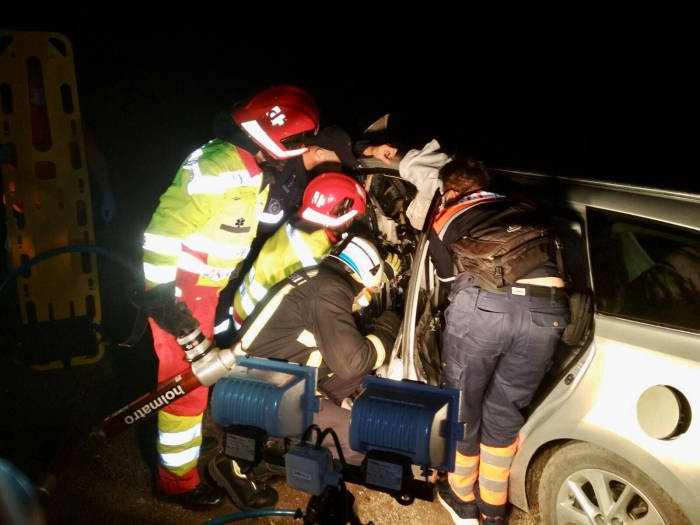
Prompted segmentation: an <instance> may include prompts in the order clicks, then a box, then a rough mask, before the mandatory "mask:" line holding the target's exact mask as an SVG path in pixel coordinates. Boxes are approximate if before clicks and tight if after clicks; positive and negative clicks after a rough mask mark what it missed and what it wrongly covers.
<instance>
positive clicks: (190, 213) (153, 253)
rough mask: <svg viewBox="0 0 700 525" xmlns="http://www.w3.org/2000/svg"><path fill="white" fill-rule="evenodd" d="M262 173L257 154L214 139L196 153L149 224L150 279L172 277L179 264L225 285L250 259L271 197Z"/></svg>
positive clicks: (202, 280) (205, 281)
mask: <svg viewBox="0 0 700 525" xmlns="http://www.w3.org/2000/svg"><path fill="white" fill-rule="evenodd" d="M262 184H263V175H262V173H261V170H260V168H259V167H258V166H257V164H256V163H255V161H254V159H253V157H252V156H251V155H250V154H249V153H247V152H245V151H243V150H239V149H238V148H237V147H236V146H234V145H232V144H229V143H228V142H223V141H221V140H218V139H216V140H212V141H210V142H208V143H207V144H205V145H204V146H202V147H201V148H199V149H197V150H196V151H195V152H194V153H192V154H191V155H190V156H189V157H188V158H187V160H185V162H184V164H183V165H182V166H181V167H180V169H179V170H178V172H177V175H176V176H175V180H174V181H173V183H172V184H171V186H170V187H169V188H168V189H167V190H166V192H165V193H164V194H163V195H162V196H161V198H160V204H159V205H158V208H157V209H156V211H155V213H154V214H153V217H152V218H151V222H150V224H149V225H148V228H147V229H146V233H145V235H144V237H145V239H144V245H143V252H144V254H143V266H144V275H145V277H146V283H147V284H148V285H149V286H155V285H157V284H161V283H167V282H172V281H174V280H175V275H176V273H177V270H178V268H179V269H181V270H184V271H186V272H190V273H194V274H196V275H198V276H199V278H198V280H197V284H198V285H201V286H213V287H218V288H224V287H225V286H226V283H228V279H229V276H230V275H231V273H232V272H234V270H236V268H237V267H238V266H239V264H240V263H241V262H242V261H243V259H245V257H246V255H248V252H249V251H250V245H251V244H252V242H253V239H254V238H255V234H256V231H257V228H258V217H259V215H260V213H261V212H262V210H263V208H264V207H265V203H266V202H267V194H268V187H267V186H266V187H265V188H264V189H263V190H262V191H261V187H262Z"/></svg>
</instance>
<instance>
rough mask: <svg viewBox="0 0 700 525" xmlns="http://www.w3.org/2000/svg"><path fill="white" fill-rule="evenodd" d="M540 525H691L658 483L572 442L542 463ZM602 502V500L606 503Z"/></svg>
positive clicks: (593, 448)
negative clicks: (545, 462) (569, 524)
mask: <svg viewBox="0 0 700 525" xmlns="http://www.w3.org/2000/svg"><path fill="white" fill-rule="evenodd" d="M538 500H539V510H540V517H541V520H542V523H543V525H565V524H568V523H573V524H576V525H580V524H585V523H590V524H592V525H598V524H612V525H630V524H632V523H636V522H637V521H636V520H640V519H642V518H644V517H647V518H651V519H648V520H645V521H644V523H647V522H648V523H649V525H662V524H664V525H690V521H688V519H687V518H686V517H685V515H684V514H683V512H682V511H681V510H680V508H679V507H678V505H677V504H676V503H675V502H674V501H673V500H672V499H671V498H670V496H669V495H668V494H666V493H665V492H664V491H663V489H662V488H661V487H659V485H657V484H656V483H655V482H654V481H652V480H651V479H650V478H649V477H648V476H647V475H646V474H644V473H643V472H641V471H640V470H639V469H638V468H636V467H635V466H634V465H632V463H630V462H629V461H627V460H625V459H622V458H621V457H619V456H617V455H616V454H614V453H612V452H610V451H609V450H606V449H604V448H602V447H599V446H597V445H593V444H591V443H582V442H572V443H569V444H567V445H564V446H563V447H562V448H560V449H559V450H557V451H556V452H555V453H554V454H553V455H552V457H551V458H550V459H549V461H547V464H546V465H545V467H544V470H543V472H542V478H541V480H540V483H539V494H538ZM606 500H607V501H606Z"/></svg>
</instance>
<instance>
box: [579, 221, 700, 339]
mask: <svg viewBox="0 0 700 525" xmlns="http://www.w3.org/2000/svg"><path fill="white" fill-rule="evenodd" d="M588 230H589V240H590V253H591V263H592V268H593V284H594V288H595V295H596V309H597V310H598V311H599V312H602V313H608V314H616V315H619V316H621V317H628V318H632V319H636V320H640V321H646V322H651V323H654V324H660V325H666V326H671V327H676V328H683V329H691V330H700V235H698V233H697V232H693V231H691V230H686V229H684V228H680V227H674V226H669V225H667V224H662V223H658V222H654V221H650V220H644V219H639V218H637V217H631V216H628V215H624V214H620V213H613V212H605V211H598V210H589V211H588Z"/></svg>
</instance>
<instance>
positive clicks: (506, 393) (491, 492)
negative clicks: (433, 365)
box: [430, 159, 569, 525]
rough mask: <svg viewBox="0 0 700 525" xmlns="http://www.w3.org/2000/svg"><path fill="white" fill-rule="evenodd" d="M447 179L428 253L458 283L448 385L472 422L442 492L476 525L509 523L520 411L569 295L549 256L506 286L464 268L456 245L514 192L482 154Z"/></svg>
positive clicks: (512, 228)
mask: <svg viewBox="0 0 700 525" xmlns="http://www.w3.org/2000/svg"><path fill="white" fill-rule="evenodd" d="M440 178H441V180H442V183H443V196H444V199H445V205H446V207H445V209H443V210H442V212H441V213H440V214H438V216H437V218H436V220H435V222H434V224H433V230H432V231H431V233H430V252H431V257H432V259H433V263H434V265H435V269H436V271H437V274H438V278H439V279H440V282H441V283H442V285H443V286H445V287H446V288H448V289H451V290H450V295H449V301H450V305H449V307H448V308H447V310H446V312H445V320H446V328H445V333H444V338H443V357H442V366H443V385H444V386H447V387H450V388H456V389H459V390H461V391H462V405H461V407H462V408H461V414H460V421H465V422H466V428H467V430H466V435H465V438H464V439H463V440H462V441H460V442H459V443H458V445H457V455H456V462H455V470H454V472H453V473H450V474H449V475H448V481H446V482H445V481H443V482H440V483H439V484H438V497H439V499H440V501H441V503H442V504H443V505H444V506H445V508H447V510H448V511H449V512H450V515H451V516H452V519H453V520H454V522H455V523H457V524H460V525H478V524H479V513H481V518H482V523H484V524H489V525H493V524H498V525H505V523H506V503H507V498H508V477H509V475H510V465H511V462H512V460H513V456H514V455H515V452H516V450H517V442H518V432H519V430H520V428H521V427H522V425H523V422H524V420H523V416H522V415H521V413H520V409H522V408H524V407H525V406H527V405H528V404H529V403H530V400H531V399H532V396H533V395H534V392H535V390H536V388H537V386H538V384H539V382H540V380H541V379H542V377H543V375H544V373H545V371H546V369H547V367H548V365H549V363H550V360H551V357H552V354H553V353H554V350H555V349H556V346H557V343H558V341H559V338H560V336H561V334H562V332H563V330H564V328H565V327H566V325H567V323H568V320H569V308H568V298H567V296H566V293H565V292H564V290H563V288H564V281H563V280H562V278H561V276H560V274H559V270H558V266H557V265H556V264H555V263H554V262H553V261H551V260H549V261H545V262H544V263H541V264H540V263H537V262H535V263H534V264H532V265H531V266H536V267H534V268H532V269H531V270H530V271H527V270H528V268H530V267H529V266H528V267H524V265H523V266H521V271H522V272H525V274H524V275H522V276H513V277H514V282H511V284H506V285H505V286H503V285H502V286H498V287H494V286H491V285H490V284H489V283H487V282H486V281H485V280H483V279H481V278H479V277H478V275H475V274H476V273H478V271H477V270H473V272H474V273H469V271H468V267H467V268H466V270H467V271H462V272H460V271H458V270H456V269H455V268H458V267H460V266H461V267H462V268H465V265H464V263H463V262H461V261H460V258H459V257H458V254H456V253H455V249H454V248H453V247H454V246H456V245H455V243H457V242H459V241H460V240H461V239H463V238H465V237H467V236H469V238H473V237H474V236H476V235H477V234H476V233H475V232H476V228H475V227H476V226H482V227H483V225H484V224H486V223H487V221H488V224H495V218H497V217H499V216H504V212H506V216H507V211H508V210H509V209H512V208H511V207H512V206H513V205H514V202H515V200H514V199H509V198H507V197H505V196H504V195H500V194H497V193H493V192H491V191H488V190H487V188H488V186H489V182H490V179H489V174H488V172H487V171H486V169H485V168H484V165H483V164H482V163H481V162H479V161H475V160H471V159H456V160H454V161H452V162H450V163H448V164H446V165H445V166H443V168H442V169H441V170H440ZM533 211H534V210H533ZM534 213H535V216H538V214H537V212H534ZM499 214H500V215H499ZM508 217H509V218H508V219H507V221H513V222H512V224H511V223H508V224H506V225H505V226H507V228H506V227H503V233H504V235H505V234H507V233H512V234H513V235H516V233H515V232H517V231H518V230H519V229H521V228H522V227H523V226H521V225H520V224H519V223H518V222H517V219H514V218H513V217H512V216H508ZM470 234H471V236H470ZM547 257H549V256H548V255H547V253H545V254H544V256H543V257H541V259H545V260H546V258H547ZM541 259H538V260H541ZM467 262H468V261H467ZM499 269H500V270H502V271H503V267H499ZM497 273H498V272H497Z"/></svg>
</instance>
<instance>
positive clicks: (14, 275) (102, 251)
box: [0, 244, 140, 296]
mask: <svg viewBox="0 0 700 525" xmlns="http://www.w3.org/2000/svg"><path fill="white" fill-rule="evenodd" d="M71 252H87V253H96V254H97V255H102V256H104V257H107V258H109V259H113V260H114V261H116V262H118V263H119V264H121V265H122V266H124V267H126V268H127V269H129V270H130V271H131V272H132V273H133V274H134V275H138V274H139V273H140V269H138V268H137V267H136V266H134V265H133V264H132V263H131V262H130V261H129V260H128V259H127V258H126V257H123V256H121V255H118V254H116V253H113V252H112V251H111V250H109V249H108V248H104V247H102V246H91V245H87V244H80V245H76V246H63V247H61V248H53V249H52V250H47V251H45V252H43V253H40V254H39V255H37V256H35V257H33V258H31V259H29V260H28V261H27V262H25V263H24V264H22V265H21V266H19V267H18V268H15V269H14V270H13V271H12V272H11V273H10V275H9V277H8V278H7V279H5V281H4V282H3V283H2V284H1V285H0V296H2V294H3V293H5V292H6V291H7V290H8V289H9V288H10V286H12V284H13V283H14V282H15V281H16V280H17V279H18V278H19V277H20V276H21V275H22V273H23V272H25V271H27V270H29V269H30V268H31V267H32V266H35V265H37V264H39V263H40V262H42V261H45V260H46V259H50V258H51V257H55V256H56V255H62V254H64V253H71Z"/></svg>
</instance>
